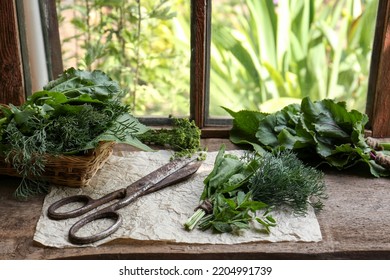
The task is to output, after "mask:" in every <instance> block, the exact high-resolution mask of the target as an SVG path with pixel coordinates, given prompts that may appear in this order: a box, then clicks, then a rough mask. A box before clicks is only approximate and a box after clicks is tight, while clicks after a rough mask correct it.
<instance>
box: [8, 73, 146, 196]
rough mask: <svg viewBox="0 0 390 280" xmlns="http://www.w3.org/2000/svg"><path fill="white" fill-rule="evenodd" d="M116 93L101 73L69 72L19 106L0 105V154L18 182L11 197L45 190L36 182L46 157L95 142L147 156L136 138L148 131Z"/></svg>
mask: <svg viewBox="0 0 390 280" xmlns="http://www.w3.org/2000/svg"><path fill="white" fill-rule="evenodd" d="M120 93H121V90H120V88H119V86H118V84H117V83H116V82H115V81H112V80H111V79H110V78H109V77H108V76H106V75H105V74H104V73H103V72H101V71H93V72H87V71H82V70H76V69H73V68H71V69H69V70H66V71H65V72H64V73H63V74H62V75H61V76H60V77H59V78H58V79H56V80H54V81H52V82H50V83H49V84H48V85H47V86H45V87H44V90H43V91H40V92H36V93H34V94H33V95H32V96H30V97H29V98H28V99H27V101H26V102H25V104H23V105H22V106H19V107H16V106H13V105H10V106H9V108H7V107H4V106H0V108H1V113H2V115H3V116H4V117H2V118H1V119H0V120H1V122H0V148H1V152H0V155H1V156H3V157H4V158H5V159H6V160H7V161H8V162H10V163H12V165H13V167H14V168H16V170H17V171H18V173H19V174H20V175H21V176H22V178H23V179H22V183H21V185H20V186H19V188H18V189H17V191H16V195H17V196H19V197H21V198H26V197H28V195H29V194H34V193H36V192H37V191H39V190H45V187H44V186H45V182H44V181H42V179H40V177H41V175H42V174H43V172H44V170H45V155H46V154H51V155H59V154H75V155H77V154H83V153H85V152H87V151H89V150H91V149H93V148H95V147H96V146H97V145H98V144H99V142H101V141H114V142H117V143H126V144H129V145H132V146H135V147H137V148H140V149H142V150H148V151H151V149H150V148H149V147H148V146H147V145H145V144H143V143H142V142H141V141H140V140H138V139H137V136H139V135H141V134H143V133H145V132H146V131H147V130H148V128H147V127H146V126H144V125H142V124H141V123H140V122H139V121H138V120H137V119H136V118H135V117H133V116H132V115H131V114H130V113H129V108H128V107H127V106H125V105H122V104H121V103H120V102H119V95H120ZM32 181H34V182H33V183H32ZM39 183H41V184H39ZM38 185H39V186H40V187H37V186H38ZM29 186H30V187H29Z"/></svg>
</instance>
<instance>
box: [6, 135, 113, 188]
mask: <svg viewBox="0 0 390 280" xmlns="http://www.w3.org/2000/svg"><path fill="white" fill-rule="evenodd" d="M113 146H114V142H101V143H100V144H99V145H98V147H96V149H94V150H92V151H90V152H89V153H87V154H85V155H77V156H68V155H55V156H54V155H48V156H47V158H46V160H47V161H46V163H45V172H44V173H43V175H42V177H43V178H44V179H45V180H47V181H48V182H50V183H52V184H54V185H58V186H66V187H72V188H80V187H84V186H86V185H87V184H88V183H89V181H90V180H91V179H92V177H93V176H94V175H95V174H96V172H97V171H98V170H99V169H100V168H101V167H102V166H103V165H104V163H105V162H106V161H107V159H108V158H109V156H110V155H111V154H112V150H113ZM0 174H1V175H8V176H14V177H20V175H19V173H18V172H17V171H16V170H15V169H14V168H13V167H12V165H11V164H10V163H7V162H6V161H5V159H4V158H2V157H0Z"/></svg>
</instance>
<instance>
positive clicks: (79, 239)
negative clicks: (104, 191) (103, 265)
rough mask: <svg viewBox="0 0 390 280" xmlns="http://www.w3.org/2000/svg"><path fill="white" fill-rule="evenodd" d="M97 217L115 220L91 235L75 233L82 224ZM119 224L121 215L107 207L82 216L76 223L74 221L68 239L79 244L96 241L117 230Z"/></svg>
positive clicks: (97, 218)
mask: <svg viewBox="0 0 390 280" xmlns="http://www.w3.org/2000/svg"><path fill="white" fill-rule="evenodd" d="M99 219H112V220H115V223H114V224H113V225H112V226H110V227H108V228H106V229H104V230H103V231H101V232H99V233H97V234H94V235H91V236H77V235H76V233H77V232H78V231H79V230H80V229H81V228H82V227H83V226H85V225H87V224H89V223H91V222H93V221H96V220H99ZM121 224H122V217H121V216H120V215H119V214H118V213H117V212H115V211H112V210H111V209H110V207H107V208H105V209H102V210H99V211H97V212H95V213H92V214H90V215H88V216H85V217H84V218H82V219H80V220H79V221H78V222H77V223H75V224H74V225H73V226H72V227H71V228H70V230H69V241H70V242H71V243H73V244H80V245H82V244H89V243H92V242H96V241H99V240H101V239H104V238H106V237H107V236H109V235H111V234H112V233H114V232H115V231H117V230H118V228H119V227H120V226H121Z"/></svg>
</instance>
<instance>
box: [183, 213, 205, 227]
mask: <svg viewBox="0 0 390 280" xmlns="http://www.w3.org/2000/svg"><path fill="white" fill-rule="evenodd" d="M205 215H206V212H205V211H204V210H203V209H198V210H196V211H195V213H194V214H193V215H192V216H191V217H190V218H189V219H188V220H187V222H186V223H185V224H184V227H185V229H186V230H188V231H191V230H193V229H194V228H195V226H196V225H197V224H198V223H199V221H200V220H201V219H202V218H203V217H204V216H205Z"/></svg>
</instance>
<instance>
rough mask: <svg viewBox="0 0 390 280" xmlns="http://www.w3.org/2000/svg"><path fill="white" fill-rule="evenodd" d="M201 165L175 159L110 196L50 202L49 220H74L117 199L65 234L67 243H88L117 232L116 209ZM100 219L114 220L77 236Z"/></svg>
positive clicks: (82, 219) (187, 174) (184, 178)
mask: <svg viewBox="0 0 390 280" xmlns="http://www.w3.org/2000/svg"><path fill="white" fill-rule="evenodd" d="M201 164H202V161H201V160H199V159H198V157H197V156H194V157H192V158H185V159H176V160H173V161H171V162H169V163H167V164H165V165H163V166H162V167H160V168H158V169H157V170H155V171H153V172H151V173H149V174H148V175H146V176H145V177H143V178H141V179H139V180H138V181H136V182H134V183H132V184H130V185H129V186H127V187H125V188H122V189H119V190H116V191H114V192H112V193H109V194H107V195H105V196H103V197H101V198H99V199H93V198H91V197H90V196H87V195H75V196H70V197H65V198H63V199H60V200H58V201H57V202H55V203H53V204H52V205H51V206H50V207H49V208H48V211H47V214H48V217H49V218H50V219H54V220H62V219H68V218H75V217H79V216H81V215H83V214H85V213H87V212H89V211H91V210H94V209H96V208H97V207H98V206H101V205H104V204H106V203H108V202H111V201H113V200H117V201H116V202H115V203H112V204H111V205H109V206H107V207H105V208H102V209H100V210H97V211H96V212H93V213H91V214H88V215H87V216H85V217H83V218H81V219H80V220H79V221H78V222H76V223H75V224H73V226H72V227H71V228H70V230H69V235H68V238H69V241H70V242H71V243H74V244H88V243H92V242H95V241H98V240H101V239H104V238H106V237H107V236H109V235H110V234H112V233H114V232H115V231H117V230H118V228H119V227H120V226H121V224H122V217H121V216H120V215H119V214H118V213H117V210H118V209H121V208H123V207H125V206H127V205H129V204H130V203H132V202H133V201H135V200H136V199H137V198H139V197H140V196H143V195H146V194H149V193H152V192H155V191H158V190H160V189H162V188H164V187H167V186H170V185H173V184H175V183H178V182H181V181H183V180H186V179H187V178H189V177H190V176H192V175H193V174H194V173H195V172H196V171H197V170H198V168H199V167H200V165H201ZM78 202H79V203H80V202H81V203H83V206H81V207H79V208H77V209H73V210H70V211H68V212H60V211H58V210H60V208H61V207H63V206H65V205H68V204H72V203H78ZM99 219H111V220H113V221H114V224H113V225H112V226H110V227H108V228H106V229H104V230H103V231H101V232H99V233H96V234H94V235H91V236H77V232H78V231H79V230H80V229H81V228H82V227H84V226H85V225H87V224H89V223H91V222H93V221H96V220H99Z"/></svg>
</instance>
